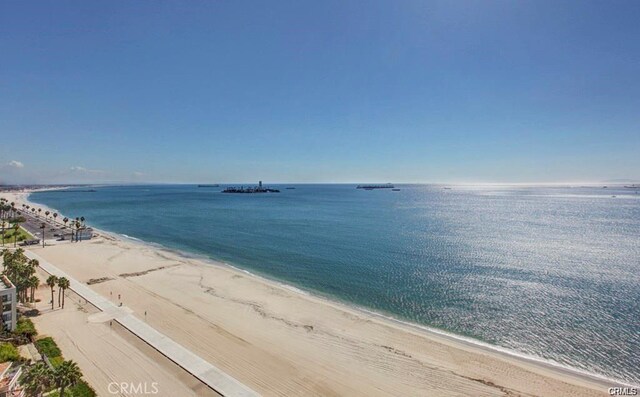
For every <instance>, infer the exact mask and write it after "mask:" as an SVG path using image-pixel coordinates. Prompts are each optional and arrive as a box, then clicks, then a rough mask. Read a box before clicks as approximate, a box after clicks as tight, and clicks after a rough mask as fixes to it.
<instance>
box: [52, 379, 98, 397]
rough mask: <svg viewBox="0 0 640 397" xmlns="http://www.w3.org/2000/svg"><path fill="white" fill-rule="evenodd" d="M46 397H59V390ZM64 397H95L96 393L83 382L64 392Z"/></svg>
mask: <svg viewBox="0 0 640 397" xmlns="http://www.w3.org/2000/svg"><path fill="white" fill-rule="evenodd" d="M47 397H60V390H54V391H52V392H51V393H49V394H47ZM64 397H96V392H95V390H93V388H92V387H91V386H89V385H88V384H87V382H85V381H84V380H82V379H81V380H80V382H78V384H77V385H75V386H71V387H70V388H68V389H65V391H64Z"/></svg>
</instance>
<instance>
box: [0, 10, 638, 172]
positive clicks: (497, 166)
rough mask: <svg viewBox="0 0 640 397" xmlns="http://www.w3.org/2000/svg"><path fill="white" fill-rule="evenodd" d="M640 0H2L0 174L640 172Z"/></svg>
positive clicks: (0, 25)
mask: <svg viewBox="0 0 640 397" xmlns="http://www.w3.org/2000/svg"><path fill="white" fill-rule="evenodd" d="M638 21H640V2H639V1H635V0H630V1H615V0H612V1H586V0H580V1H557V0H553V1H544V0H538V1H490V0H487V1H476V0H474V1H470V0H469V1H461V0H454V1H450V0H446V1H426V0H425V1H409V0H408V1H396V0H394V1H374V0H370V1H356V0H353V1H331V0H328V1H301V0H295V1H287V2H284V1H271V2H265V1H251V2H248V1H130V2H123V1H111V0H109V1H86V0H82V1H61V0H55V1H30V2H24V1H13V0H1V1H0V183H146V182H153V183H216V182H219V183H232V182H253V181H257V180H259V179H260V180H263V181H267V182H291V183H294V182H309V183H318V182H395V183H401V182H424V183H429V182H434V183H438V182H445V183H456V182H459V183H480V182H495V183H509V182H520V183H527V182H532V183H533V182H563V181H581V182H589V181H594V182H595V181H602V180H612V179H631V180H640V23H639V22H638Z"/></svg>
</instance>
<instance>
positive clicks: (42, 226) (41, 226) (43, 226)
mask: <svg viewBox="0 0 640 397" xmlns="http://www.w3.org/2000/svg"><path fill="white" fill-rule="evenodd" d="M46 228H47V225H45V224H44V222H43V223H42V225H40V229H42V248H44V229H46Z"/></svg>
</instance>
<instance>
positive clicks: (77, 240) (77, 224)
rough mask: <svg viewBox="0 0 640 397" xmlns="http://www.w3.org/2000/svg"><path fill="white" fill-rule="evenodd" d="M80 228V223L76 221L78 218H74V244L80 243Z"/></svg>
mask: <svg viewBox="0 0 640 397" xmlns="http://www.w3.org/2000/svg"><path fill="white" fill-rule="evenodd" d="M81 227H82V224H81V223H80V221H79V220H78V218H76V242H80V240H81V239H80V228H81Z"/></svg>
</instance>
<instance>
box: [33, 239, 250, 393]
mask: <svg viewBox="0 0 640 397" xmlns="http://www.w3.org/2000/svg"><path fill="white" fill-rule="evenodd" d="M25 255H26V256H27V257H29V258H30V259H37V260H38V262H39V264H40V268H41V269H42V270H44V271H46V272H47V273H49V274H52V275H55V276H57V277H66V278H67V279H68V280H69V281H70V284H71V286H70V289H71V290H73V291H74V292H75V293H76V294H78V295H79V296H80V297H82V298H84V299H86V300H87V301H88V302H89V303H91V304H92V305H94V306H95V307H97V308H98V309H100V310H101V311H102V312H103V313H104V314H105V315H106V317H105V320H106V321H109V320H107V319H113V320H115V321H117V322H118V323H119V324H121V325H122V326H123V327H125V328H126V329H128V330H129V331H130V332H132V333H133V334H134V335H136V336H137V337H139V338H140V339H142V340H143V341H145V342H146V343H147V344H149V345H150V346H152V347H153V348H154V349H156V350H157V351H159V352H160V353H162V354H163V355H164V356H166V357H167V358H168V359H170V360H171V361H173V362H174V363H176V364H177V365H179V366H180V367H181V368H183V369H184V370H185V371H187V372H189V373H190V374H191V375H193V376H194V377H195V378H197V379H198V380H200V381H201V382H203V383H205V384H206V385H207V386H209V387H211V388H212V389H213V390H215V391H216V392H218V393H220V394H222V395H223V396H238V397H252V396H258V395H259V394H258V393H256V392H255V391H253V390H251V389H250V388H249V387H247V386H245V385H244V384H242V383H240V382H239V381H237V380H236V379H234V378H232V377H231V376H229V375H228V374H226V373H224V372H223V371H221V370H220V369H218V368H217V367H215V366H214V365H212V364H211V363H209V362H207V361H205V360H204V359H202V358H201V357H199V356H198V355H196V354H194V353H193V352H191V351H190V350H188V349H186V348H185V347H183V346H182V345H180V344H178V343H176V342H175V341H173V340H172V339H171V338H169V337H167V336H166V335H163V334H162V333H160V332H158V331H157V330H156V329H155V328H153V327H151V326H149V325H148V324H147V323H145V322H144V321H142V320H140V319H139V318H137V317H136V316H134V315H133V314H132V311H131V310H130V309H128V308H127V307H126V306H124V307H120V306H117V305H116V304H114V303H113V302H111V301H110V300H109V299H107V298H105V297H103V296H102V295H100V294H98V293H96V292H94V291H93V290H92V289H90V288H89V287H88V286H86V285H85V284H83V283H81V282H80V281H78V280H76V279H75V278H73V277H71V276H70V275H69V274H67V273H65V272H64V271H62V270H60V269H59V268H57V267H56V266H54V265H52V264H51V263H49V262H47V261H46V260H45V259H43V258H42V257H40V256H39V255H37V254H35V253H33V252H31V251H25Z"/></svg>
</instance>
